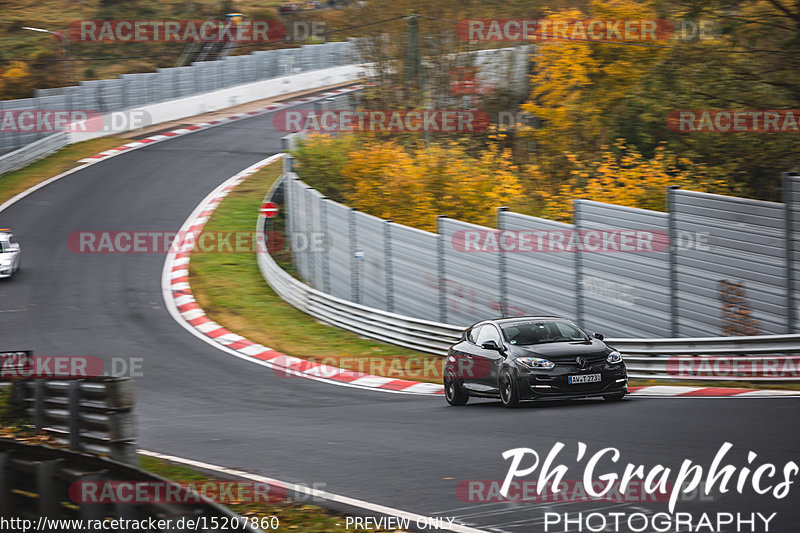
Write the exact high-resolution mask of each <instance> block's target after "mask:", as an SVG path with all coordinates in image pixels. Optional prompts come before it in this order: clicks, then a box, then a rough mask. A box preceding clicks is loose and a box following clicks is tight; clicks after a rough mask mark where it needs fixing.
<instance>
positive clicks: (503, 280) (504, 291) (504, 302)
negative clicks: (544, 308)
mask: <svg viewBox="0 0 800 533" xmlns="http://www.w3.org/2000/svg"><path fill="white" fill-rule="evenodd" d="M507 212H508V207H498V208H497V230H498V232H499V235H498V236H497V240H498V241H499V242H502V240H501V239H502V237H503V231H504V230H505V214H506V213H507ZM497 270H498V276H499V280H498V281H499V284H500V302H499V305H500V316H503V317H504V316H506V312H507V311H508V272H507V270H506V251H505V249H504V248H503V247H502V246H500V254H499V256H498V258H497Z"/></svg>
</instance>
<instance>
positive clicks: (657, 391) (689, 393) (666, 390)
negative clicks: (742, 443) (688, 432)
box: [628, 385, 800, 398]
mask: <svg viewBox="0 0 800 533" xmlns="http://www.w3.org/2000/svg"><path fill="white" fill-rule="evenodd" d="M628 390H629V392H630V393H631V394H632V395H633V396H642V397H648V398H666V397H674V398H777V397H787V396H800V391H792V390H775V389H771V390H767V389H758V390H757V389H735V388H725V387H680V386H677V385H653V386H650V387H629V388H628Z"/></svg>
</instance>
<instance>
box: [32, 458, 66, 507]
mask: <svg viewBox="0 0 800 533" xmlns="http://www.w3.org/2000/svg"><path fill="white" fill-rule="evenodd" d="M61 462H62V461H61V459H54V460H51V461H39V462H37V463H36V466H35V469H36V492H37V493H38V494H39V502H38V503H39V505H38V507H39V509H38V515H39V516H46V517H49V518H58V517H59V516H61V502H60V493H61V491H60V489H61V487H59V486H58V485H59V483H58V482H55V479H56V477H55V473H56V469H57V467H58V466H60V465H61Z"/></svg>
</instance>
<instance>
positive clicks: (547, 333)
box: [502, 320, 589, 346]
mask: <svg viewBox="0 0 800 533" xmlns="http://www.w3.org/2000/svg"><path fill="white" fill-rule="evenodd" d="M502 330H503V335H505V337H506V340H508V342H509V343H510V344H516V345H523V346H524V345H529V344H544V343H548V342H578V341H580V342H586V341H588V340H589V337H587V336H586V334H585V333H584V332H583V331H582V330H581V329H580V328H579V327H578V326H576V325H575V324H572V323H570V322H567V321H565V320H531V321H529V322H514V323H511V324H507V325H504V326H502Z"/></svg>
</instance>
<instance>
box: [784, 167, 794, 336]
mask: <svg viewBox="0 0 800 533" xmlns="http://www.w3.org/2000/svg"><path fill="white" fill-rule="evenodd" d="M781 178H782V180H783V212H784V224H785V228H784V235H785V241H784V242H785V249H786V322H787V324H786V332H787V333H796V332H797V326H796V324H795V322H796V320H797V316H796V315H797V311H796V309H795V306H796V305H797V304H796V302H795V295H794V291H795V289H796V287H795V286H794V253H795V249H794V238H793V227H794V223H795V216H794V205H793V202H792V196H793V193H794V182H793V181H792V175H791V174H789V173H788V172H781Z"/></svg>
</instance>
